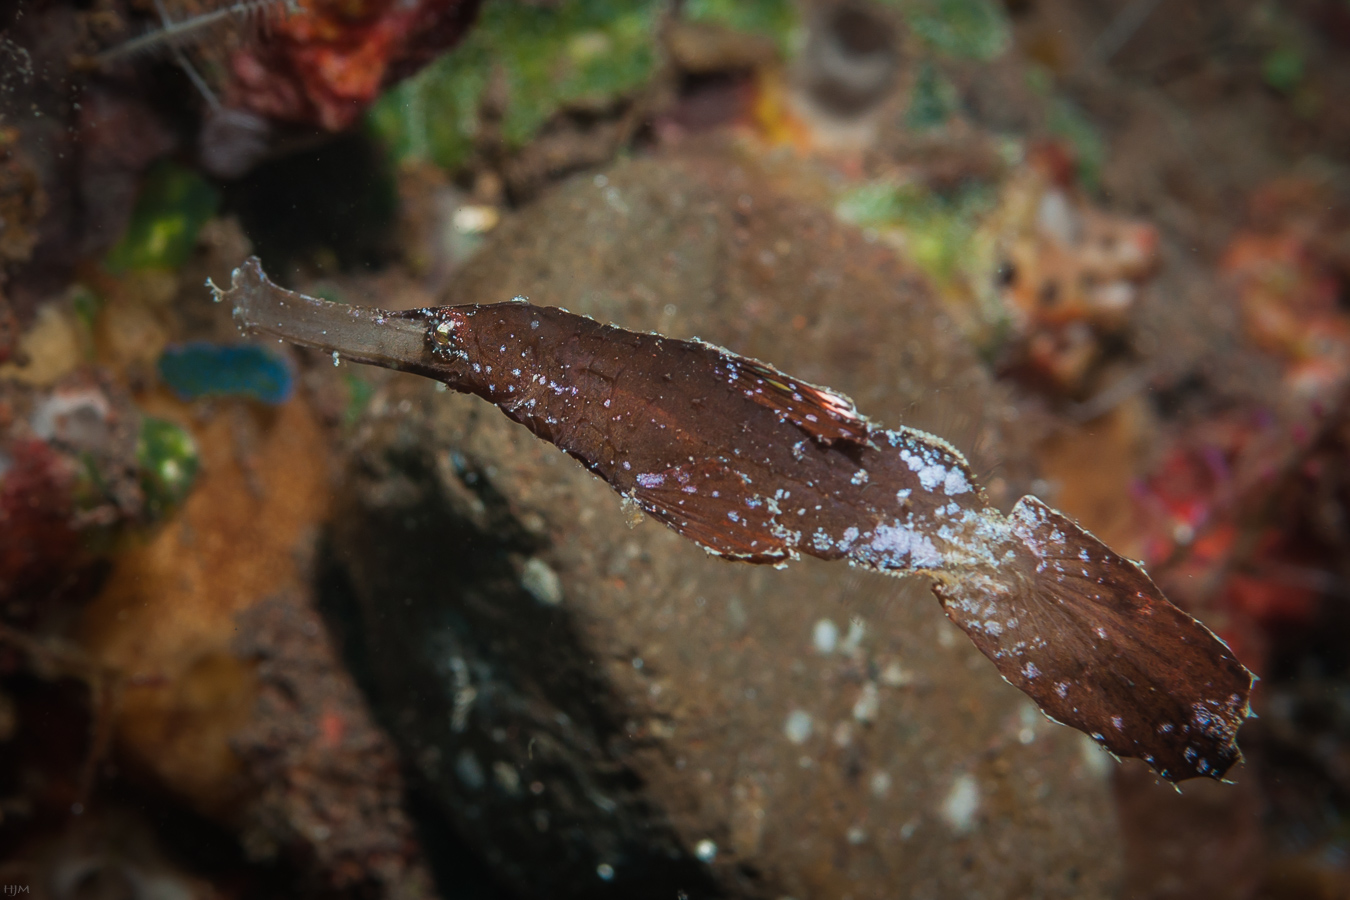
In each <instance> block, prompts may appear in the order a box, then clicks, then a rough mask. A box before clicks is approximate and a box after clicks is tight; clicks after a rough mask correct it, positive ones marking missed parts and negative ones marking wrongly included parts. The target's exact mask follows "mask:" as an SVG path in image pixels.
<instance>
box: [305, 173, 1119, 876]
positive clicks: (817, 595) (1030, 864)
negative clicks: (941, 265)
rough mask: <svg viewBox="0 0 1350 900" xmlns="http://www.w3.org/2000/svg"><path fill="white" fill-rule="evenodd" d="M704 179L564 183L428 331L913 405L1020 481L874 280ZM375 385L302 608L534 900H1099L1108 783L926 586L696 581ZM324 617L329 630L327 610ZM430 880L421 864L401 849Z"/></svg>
mask: <svg viewBox="0 0 1350 900" xmlns="http://www.w3.org/2000/svg"><path fill="white" fill-rule="evenodd" d="M795 184H796V183H795V182H794V181H793V179H792V177H791V172H790V170H786V169H785V170H784V172H781V173H778V174H776V175H774V174H766V173H764V172H762V171H758V170H756V169H755V168H754V166H753V165H752V164H751V163H749V162H745V161H742V160H739V159H737V158H736V157H735V156H734V155H731V154H728V153H726V152H710V153H707V154H691V155H686V156H684V157H682V158H676V159H658V160H647V161H639V162H628V163H621V164H620V165H618V166H616V167H614V168H613V169H612V170H610V171H608V172H607V173H606V174H604V175H599V176H586V177H584V178H579V179H577V180H574V181H572V182H570V183H569V184H567V185H565V186H564V187H562V188H560V189H559V190H558V191H557V192H556V193H554V194H552V195H551V196H549V197H547V198H545V199H543V200H542V201H540V202H538V203H537V204H535V205H534V206H532V207H531V208H529V209H528V210H527V211H526V212H524V213H523V214H522V215H521V216H519V217H518V218H517V219H516V220H514V221H512V222H509V223H508V224H506V225H505V226H503V228H502V229H500V230H499V231H498V232H497V233H495V234H494V235H493V236H492V237H491V238H490V240H489V243H488V245H487V246H486V247H485V248H484V250H483V251H482V252H481V254H480V255H479V256H478V257H477V258H476V259H475V260H474V261H473V262H471V263H470V264H469V265H468V266H467V268H466V269H465V270H463V271H462V272H461V274H460V276H459V277H458V279H457V281H456V284H455V287H454V289H453V291H452V296H450V297H448V298H446V299H447V302H451V303H469V302H495V301H500V300H505V299H508V298H510V297H511V296H513V295H515V294H524V295H527V296H529V298H530V299H531V300H532V301H533V302H535V303H541V304H550V305H559V306H565V307H567V308H569V309H571V310H572V311H573V312H582V313H586V314H589V315H591V316H594V317H596V318H598V319H600V320H602V321H612V322H614V323H616V324H619V325H622V326H625V327H627V328H636V329H650V330H655V331H660V332H662V333H665V334H669V335H673V336H676V337H682V338H684V337H691V336H694V335H697V336H700V337H702V338H704V339H707V340H710V341H713V342H715V343H718V344H721V345H723V346H726V347H728V348H730V349H731V350H733V351H735V352H738V353H743V354H746V355H749V356H754V357H758V358H761V359H764V360H765V361H767V362H770V363H772V364H774V365H776V366H778V367H780V368H782V369H784V370H786V371H789V372H791V373H793V374H794V375H797V376H799V377H801V378H804V379H807V380H810V381H813V382H816V383H821V384H826V385H829V386H831V387H833V388H836V389H839V390H842V391H844V392H846V393H848V394H850V395H851V396H852V397H853V398H854V399H855V400H856V401H857V404H858V407H859V409H861V410H862V411H863V412H864V413H866V414H868V415H869V416H871V417H872V418H874V419H875V420H877V421H879V422H881V423H883V424H885V425H890V426H893V425H896V424H899V423H901V422H904V421H906V420H907V413H908V412H909V411H910V410H911V409H912V408H913V407H914V405H915V404H916V403H921V404H922V405H923V407H924V408H925V409H926V410H927V420H928V421H929V422H932V421H934V420H938V421H941V420H943V419H946V420H947V421H950V422H951V423H953V424H952V428H953V430H955V431H956V432H957V433H956V434H954V435H949V436H951V437H953V438H955V439H957V440H958V441H960V442H965V443H972V442H976V441H978V442H980V443H982V444H983V445H984V446H985V447H986V448H988V451H989V453H990V454H991V455H992V456H993V457H995V458H1001V459H1002V460H1003V461H1004V462H1005V463H1006V470H1005V471H1006V472H1008V473H1011V474H1010V475H1008V476H1006V477H1008V478H1012V479H1014V480H1015V478H1016V476H1017V474H1018V473H1022V472H1024V471H1025V467H1024V466H1023V464H1022V463H1023V462H1024V460H1025V455H1024V453H1023V452H1022V451H1021V450H1019V449H1018V446H1019V443H1018V442H1019V440H1020V439H1014V438H1010V435H1016V433H1017V429H1016V428H1014V427H1011V426H1012V425H1013V424H1014V423H1013V421H1012V413H1011V412H1010V409H1009V407H1008V406H1007V405H1006V404H1004V403H1001V402H1000V401H999V400H998V397H997V394H996V391H995V389H994V388H993V386H992V385H991V384H990V382H989V381H988V379H987V377H986V376H985V374H984V371H983V369H982V367H981V366H980V364H979V362H978V360H977V358H976V357H975V355H974V354H973V352H972V351H971V349H970V348H969V347H968V346H967V345H966V344H965V343H964V342H963V341H962V339H961V338H960V337H959V335H957V334H956V332H955V330H954V328H953V327H952V325H951V323H950V322H949V321H948V319H947V318H946V317H945V316H944V315H943V313H942V310H941V309H940V307H939V304H938V303H937V301H936V300H935V299H934V298H933V295H932V293H931V291H930V290H929V289H928V288H927V287H926V286H925V284H924V282H923V281H922V280H921V279H919V278H918V277H916V276H915V275H914V274H913V273H912V271H911V270H910V269H908V268H907V267H906V266H905V265H904V264H903V263H901V262H900V261H899V260H898V259H897V258H896V257H895V256H894V255H893V254H892V253H891V251H889V250H887V249H885V248H883V247H882V246H880V245H878V244H874V243H871V242H869V241H868V240H867V238H866V236H865V235H863V234H862V233H860V232H858V231H857V230H855V229H852V228H849V227H846V226H844V225H841V224H840V223H838V222H837V221H836V220H835V219H834V217H833V216H832V215H831V214H830V213H829V212H828V211H825V210H820V209H818V208H815V207H814V206H812V205H811V204H809V203H805V202H802V201H800V200H798V199H794V197H793V194H795V193H800V190H799V188H798V187H797V186H795ZM433 388H434V385H432V384H430V383H428V382H423V381H419V380H417V379H413V378H411V377H408V376H398V377H395V378H393V379H389V380H387V381H385V382H384V384H383V386H382V387H381V388H380V390H379V392H378V393H377V395H376V397H375V399H374V401H373V403H372V404H371V407H370V409H369V411H368V413H367V415H366V417H365V419H364V421H363V423H362V425H361V427H360V428H359V429H358V431H357V434H356V437H355V445H356V446H355V450H356V453H355V457H354V459H355V462H354V469H353V477H352V478H351V479H349V488H348V491H347V494H346V496H345V498H344V500H343V502H342V505H341V507H340V511H339V514H338V516H337V519H336V523H335V526H334V528H333V533H332V541H331V544H332V553H331V554H330V555H331V560H332V564H333V567H334V570H333V571H334V574H336V575H337V576H338V577H337V578H335V579H332V583H333V584H335V585H338V587H334V588H331V589H330V595H333V596H337V595H343V594H345V596H346V599H347V603H346V607H347V609H348V610H349V614H352V615H355V616H357V617H358V619H359V622H358V623H357V624H356V630H355V633H357V634H359V635H361V641H360V645H359V647H358V648H357V656H358V658H361V659H363V660H364V665H365V666H366V668H367V670H368V673H369V678H370V681H371V683H372V684H373V685H374V692H375V694H376V704H377V706H378V707H379V708H380V710H381V712H382V715H383V717H384V720H385V721H386V722H387V723H388V724H389V726H390V728H391V730H392V731H393V733H394V735H395V738H396V740H397V741H398V742H399V743H400V744H401V745H402V746H403V748H404V750H405V752H406V753H407V754H408V755H409V757H410V758H411V759H412V760H413V761H414V762H415V764H416V765H417V767H418V768H419V769H420V771H421V773H422V774H423V775H424V777H425V780H424V783H423V789H424V790H426V791H429V792H430V793H431V794H432V796H433V797H434V800H435V802H436V803H437V804H438V805H439V807H440V808H441V809H443V810H444V811H445V812H446V813H447V814H448V816H449V817H450V818H451V819H452V821H453V822H454V823H455V824H456V825H457V827H458V828H459V829H460V830H461V831H462V832H463V833H464V835H465V836H466V837H467V838H468V839H469V840H470V841H471V842H473V843H475V844H476V845H478V846H479V847H480V848H481V849H482V851H483V852H484V854H485V856H486V857H487V858H488V859H489V860H490V862H491V863H492V865H493V866H495V867H496V868H497V869H498V871H500V872H501V873H502V875H503V877H505V878H506V879H507V880H508V881H510V882H512V883H514V884H515V885H517V886H518V887H519V888H521V889H523V890H524V891H526V892H527V893H528V894H529V895H530V896H539V897H590V896H604V895H613V896H620V895H621V896H644V897H645V896H652V897H672V898H673V897H676V896H677V895H679V894H677V892H679V891H683V892H684V894H685V895H688V896H689V897H698V896H736V897H784V896H791V897H796V898H799V900H803V898H817V897H819V898H845V897H852V898H859V900H861V898H894V897H1028V896H1042V897H1075V898H1077V897H1094V896H1103V895H1109V894H1111V893H1112V892H1113V888H1114V885H1115V882H1116V880H1117V877H1118V875H1119V871H1120V847H1119V841H1118V837H1117V833H1116V825H1115V820H1114V813H1113V809H1112V804H1111V799H1110V795H1109V791H1108V785H1107V781H1106V772H1107V771H1108V769H1107V767H1108V766H1109V765H1110V762H1109V760H1106V759H1105V757H1103V756H1102V755H1101V754H1100V752H1099V751H1097V750H1096V749H1095V748H1093V747H1091V746H1090V744H1087V743H1086V741H1085V739H1083V738H1081V737H1080V735H1078V734H1077V733H1076V732H1073V731H1070V730H1069V729H1066V728H1062V727H1059V726H1057V725H1054V724H1052V723H1051V722H1049V721H1047V720H1045V719H1044V718H1043V717H1041V716H1040V714H1039V713H1037V712H1036V710H1035V708H1034V707H1033V706H1032V704H1031V703H1030V701H1029V700H1027V699H1026V698H1024V697H1023V696H1022V695H1021V694H1019V693H1018V692H1017V691H1015V690H1014V689H1013V688H1011V687H1009V686H1008V685H1007V684H1005V683H1004V682H1003V681H1002V680H1001V679H1000V678H999V677H998V676H997V674H996V672H995V671H994V669H993V667H992V666H991V665H990V664H989V663H988V662H987V661H986V660H985V659H984V658H983V657H981V656H980V655H979V653H978V652H977V651H976V650H975V649H974V647H973V646H971V645H970V644H969V642H968V641H967V640H966V639H965V637H964V636H963V635H961V633H960V632H959V631H957V630H956V629H955V628H954V627H953V626H952V625H950V624H949V623H948V622H947V621H946V619H945V618H944V617H943V614H942V611H941V609H940V607H939V605H938V603H937V601H936V600H935V599H934V598H933V597H932V595H931V594H930V593H928V591H927V589H926V586H924V585H922V584H918V585H914V584H907V583H906V582H902V581H899V580H896V579H888V578H885V577H883V576H879V575H872V574H868V573H860V572H856V571H854V570H851V569H849V568H847V567H845V566H842V565H830V564H824V563H817V562H813V561H803V562H797V563H793V564H792V565H790V566H787V567H786V568H784V569H782V570H775V569H773V568H769V567H762V566H751V565H746V564H739V563H733V562H727V561H725V560H722V559H718V558H714V557H711V556H708V555H707V554H705V553H704V552H703V551H702V550H700V549H699V548H698V547H696V546H695V545H693V544H691V543H689V542H687V541H685V540H683V539H681V538H680V537H678V536H677V535H675V534H674V533H673V532H671V531H668V530H667V529H665V528H664V527H662V526H661V525H659V524H657V523H655V522H653V521H644V522H638V523H637V524H636V525H635V526H634V524H633V521H634V519H635V515H634V512H633V511H632V510H631V509H625V508H624V505H623V504H622V503H621V501H620V498H619V497H618V496H617V495H615V494H614V493H613V492H612V491H611V490H610V489H609V488H608V487H607V486H606V485H605V484H603V483H602V482H600V481H599V480H597V479H595V478H594V477H592V476H591V475H589V474H588V473H586V472H585V471H584V470H583V469H582V468H581V467H580V466H579V465H578V464H576V463H575V462H573V461H572V460H570V459H568V458H567V457H565V456H564V455H562V454H561V453H559V452H558V451H557V450H556V449H554V448H553V447H551V446H549V445H547V444H544V443H542V442H540V441H538V440H536V439H535V438H533V437H532V436H531V435H529V434H528V433H527V432H526V431H525V430H524V429H522V428H520V427H519V426H517V425H515V424H513V423H511V422H510V421H508V420H507V419H506V418H505V417H504V416H502V415H501V414H500V413H499V412H498V411H497V410H496V409H494V408H492V407H490V406H488V405H487V404H485V403H483V402H482V401H480V400H477V399H475V398H472V397H465V396H459V395H455V394H449V393H443V392H437V391H435V390H434V389H433ZM352 611H354V612H352ZM429 849H431V851H432V852H433V853H434V848H429Z"/></svg>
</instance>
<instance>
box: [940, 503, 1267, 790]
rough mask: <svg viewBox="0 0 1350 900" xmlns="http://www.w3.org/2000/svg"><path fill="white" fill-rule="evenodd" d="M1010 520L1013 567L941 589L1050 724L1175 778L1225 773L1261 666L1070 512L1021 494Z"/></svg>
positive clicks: (954, 615)
mask: <svg viewBox="0 0 1350 900" xmlns="http://www.w3.org/2000/svg"><path fill="white" fill-rule="evenodd" d="M1011 520H1012V526H1013V533H1014V534H1015V535H1016V537H1017V538H1018V539H1020V545H1016V544H1015V545H1014V547H1015V552H1014V556H1015V559H1008V560H1006V561H1005V563H1004V565H1003V566H1002V567H1001V568H999V569H998V570H997V571H989V570H986V571H982V572H981V573H979V574H978V575H976V576H975V577H970V576H966V577H957V576H955V575H954V576H953V577H952V578H951V579H943V580H942V581H941V582H939V583H937V584H935V585H934V587H933V591H934V593H936V594H937V596H938V598H939V599H940V600H941V601H942V604H943V606H944V607H945V608H946V611H947V615H948V616H949V617H950V618H951V619H952V621H954V622H955V623H956V624H957V625H959V626H960V627H961V628H962V629H963V630H964V631H965V632H966V633H967V634H968V635H970V638H971V640H973V641H974V642H975V645H976V646H977V647H979V648H980V651H981V652H982V653H984V655H985V656H987V657H989V658H990V659H991V660H993V662H994V665H995V666H997V667H998V670H999V672H1000V673H1002V675H1003V677H1004V678H1006V679H1007V680H1008V681H1009V682H1010V683H1011V684H1012V685H1013V686H1014V687H1017V688H1019V689H1021V690H1022V691H1024V692H1025V693H1027V694H1028V695H1029V696H1030V697H1031V698H1032V699H1033V700H1035V701H1036V703H1037V704H1038V705H1039V706H1040V708H1041V710H1042V711H1044V712H1045V713H1046V714H1047V715H1048V716H1050V717H1051V718H1053V719H1055V720H1057V721H1060V722H1063V723H1065V724H1067V725H1072V726H1073V727H1075V728H1078V729H1079V730H1081V731H1083V732H1086V733H1087V734H1089V735H1091V736H1092V738H1093V739H1094V740H1096V741H1097V742H1098V743H1099V744H1101V745H1102V746H1103V747H1105V748H1106V749H1107V750H1110V751H1111V752H1112V753H1114V754H1116V755H1118V756H1133V757H1138V758H1140V759H1142V760H1144V761H1145V762H1147V763H1148V764H1149V765H1150V766H1152V767H1153V768H1154V769H1155V770H1156V771H1157V772H1158V774H1159V775H1161V776H1162V777H1163V778H1166V779H1168V780H1170V781H1181V780H1183V779H1186V778H1193V777H1196V776H1200V775H1205V776H1209V777H1211V778H1222V777H1223V775H1224V773H1225V772H1227V771H1228V769H1229V767H1231V766H1232V765H1233V764H1234V763H1235V762H1237V761H1238V760H1240V759H1241V758H1242V754H1241V753H1240V752H1239V750H1238V747H1237V732H1238V728H1239V726H1241V725H1242V722H1243V720H1244V719H1246V718H1247V715H1248V714H1249V712H1250V708H1249V706H1248V698H1249V697H1250V694H1251V686H1252V681H1253V676H1252V674H1251V672H1249V671H1247V669H1246V667H1244V666H1243V665H1242V663H1240V662H1238V661H1237V659H1236V658H1235V657H1234V656H1233V654H1232V653H1231V652H1230V651H1229V649H1228V647H1227V646H1226V645H1225V644H1224V643H1223V641H1221V640H1219V639H1218V638H1217V637H1215V636H1214V634H1213V633H1211V632H1210V631H1209V629H1207V628H1205V626H1203V625H1201V624H1200V623H1199V622H1197V621H1196V620H1195V619H1193V618H1191V617H1190V616H1188V615H1187V614H1186V613H1184V612H1182V611H1181V610H1180V609H1177V608H1176V607H1175V606H1173V605H1172V604H1171V603H1169V602H1168V601H1167V599H1166V598H1165V597H1164V596H1163V595H1162V592H1161V591H1159V590H1158V588H1157V587H1156V586H1155V585H1154V584H1153V582H1152V580H1151V579H1150V578H1149V577H1148V575H1147V574H1145V572H1144V570H1143V569H1142V568H1140V566H1139V565H1138V564H1137V563H1134V562H1132V561H1130V560H1128V559H1125V558H1123V557H1121V556H1119V555H1117V554H1116V553H1113V552H1112V551H1111V550H1110V549H1109V548H1108V547H1107V546H1106V545H1105V544H1103V543H1102V542H1101V541H1099V540H1098V539H1097V538H1095V537H1093V536H1092V535H1091V534H1089V533H1088V532H1087V531H1085V530H1084V529H1083V528H1081V527H1079V525H1078V524H1077V523H1076V522H1074V521H1073V520H1071V519H1069V518H1068V517H1067V516H1064V515H1062V514H1060V513H1058V512H1056V511H1055V510H1053V509H1051V508H1049V507H1048V506H1046V505H1045V504H1044V503H1042V502H1041V501H1039V500H1037V499H1036V498H1034V497H1023V498H1022V499H1021V500H1020V501H1018V503H1017V506H1016V507H1015V508H1014V509H1013V512H1012V516H1011Z"/></svg>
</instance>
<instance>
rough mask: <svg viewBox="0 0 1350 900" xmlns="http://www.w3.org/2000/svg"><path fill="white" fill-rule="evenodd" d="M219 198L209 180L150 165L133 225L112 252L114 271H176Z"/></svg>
mask: <svg viewBox="0 0 1350 900" xmlns="http://www.w3.org/2000/svg"><path fill="white" fill-rule="evenodd" d="M219 204H220V195H219V194H218V193H217V192H216V190H215V188H213V187H211V185H209V184H207V182H206V180H205V179H204V178H202V177H201V176H200V175H198V174H197V173H196V172H193V171H191V170H188V169H184V168H182V167H181V166H177V165H174V164H173V163H169V162H162V163H158V164H156V165H155V166H153V167H151V169H150V171H149V173H148V174H147V175H146V178H145V181H144V183H143V184H142V186H141V192H140V195H139V196H138V197H137V199H136V206H135V208H134V209H133V210H132V213H131V221H130V222H129V223H128V224H127V230H126V231H125V232H124V233H123V235H122V238H121V240H119V241H118V242H117V244H115V245H114V246H113V248H112V249H111V250H109V251H108V255H107V256H106V257H105V260H104V261H105V264H106V265H107V267H108V269H109V270H110V271H112V272H116V273H121V272H126V271H129V270H134V269H174V268H177V267H178V266H181V265H182V264H183V263H185V262H187V259H188V256H189V255H190V254H191V253H192V249H193V247H195V246H196V243H197V232H199V231H200V230H201V227H202V226H203V225H205V224H206V222H207V220H209V219H210V218H211V217H212V216H214V215H215V214H216V208H217V207H218V206H219Z"/></svg>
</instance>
